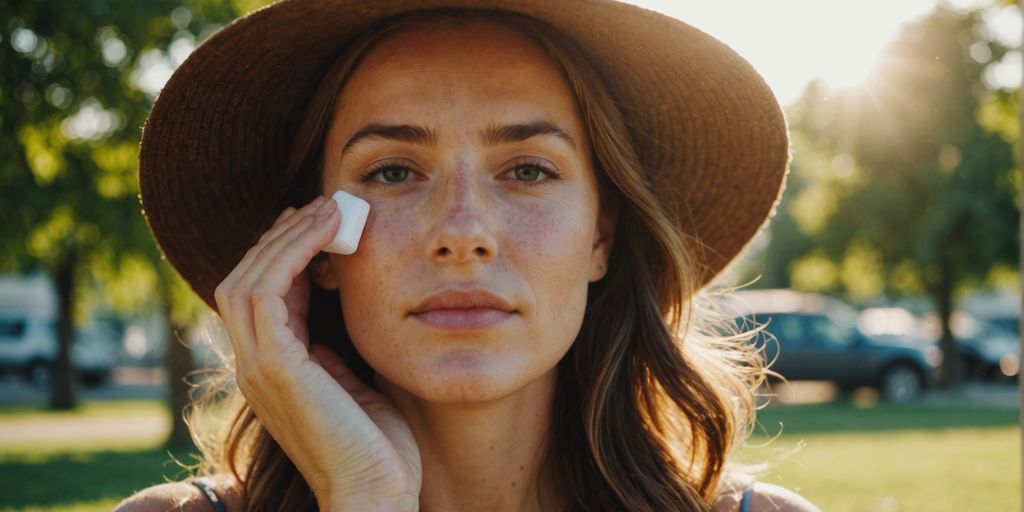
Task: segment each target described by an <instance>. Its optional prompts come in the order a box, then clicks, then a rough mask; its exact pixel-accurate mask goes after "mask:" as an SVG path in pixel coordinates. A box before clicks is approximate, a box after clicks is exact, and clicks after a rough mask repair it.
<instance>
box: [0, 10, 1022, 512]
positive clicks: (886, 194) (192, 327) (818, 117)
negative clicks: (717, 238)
mask: <svg viewBox="0 0 1024 512" xmlns="http://www.w3.org/2000/svg"><path fill="white" fill-rule="evenodd" d="M265 3H266V2H263V1H259V0H193V1H184V2H183V1H164V0H148V1H146V2H134V1H133V2H129V1H124V0H79V1H77V2H73V3H67V2H48V1H38V0H37V1H23V0H8V1H6V2H3V3H0V204H2V205H3V206H2V209H0V210H2V213H0V511H6V510H83V511H84V510H109V509H110V508H111V507H112V506H113V505H114V504H115V503H116V502H117V501H119V500H120V499H121V498H122V497H124V496H127V495H128V494H131V493H132V492H134V491H135V490H138V489H140V488H143V487H146V486H148V485H151V484H154V483H159V482H161V481H163V480H164V479H175V478H180V477H182V476H183V475H185V474H186V472H187V469H185V467H184V466H187V465H188V464H190V463H194V462H195V459H194V458H193V457H192V455H191V454H194V453H195V449H194V446H193V445H192V441H191V439H190V438H189V435H188V433H187V430H186V429H185V428H184V424H183V422H182V421H181V414H180V411H181V410H182V408H183V407H184V406H185V405H186V404H187V403H188V387H187V386H186V385H185V383H184V382H183V379H185V377H186V376H187V375H190V374H191V372H193V371H195V370H197V369H202V368H209V367H216V365H218V364H220V361H221V360H220V357H219V355H218V352H217V350H216V349H217V347H211V346H210V345H209V344H208V343H206V342H204V341H203V340H204V339H207V338H209V333H211V332H217V331H218V329H219V326H218V324H217V321H216V319H215V317H213V316H212V315H211V314H210V312H209V311H208V309H207V308H206V307H205V305H203V304H202V302H201V301H200V300H199V299H198V298H196V297H195V296H194V295H193V294H192V292H191V291H190V290H189V289H188V287H187V285H184V284H183V283H182V281H180V279H179V278H178V277H177V275H176V273H175V272H174V270H173V269H172V268H171V267H170V266H169V265H168V264H167V263H166V262H165V261H164V260H162V259H161V256H160V253H159V250H158V249H157V247H156V245H155V243H154V241H153V239H152V238H151V236H150V233H149V231H148V228H147V226H146V224H145V220H144V219H143V217H142V215H141V211H140V210H141V206H140V203H139V199H138V191H139V189H138V180H137V174H136V172H137V167H136V166H137V158H138V142H139V137H140V133H141V126H142V125H143V123H144V121H145V118H146V114H147V112H148V111H149V108H150V106H151V104H152V102H153V99H154V98H155V97H156V95H157V94H158V93H159V91H160V89H161V87H162V86H163V84H164V82H165V81H166V80H167V79H168V77H169V76H170V74H171V73H172V72H173V70H174V69H175V68H176V66H178V65H179V64H180V63H181V62H182V61H183V60H184V59H185V58H186V57H187V56H188V55H189V53H190V52H191V51H192V50H193V49H194V48H195V47H196V46H197V45H198V44H200V43H201V42H202V41H203V40H204V39H205V38H207V37H209V35H210V34H212V33H214V32H215V31H216V30H217V29H218V28H220V27H222V26H223V25H225V24H227V23H229V22H230V21H231V20H232V19H234V18H236V17H238V16H239V15H241V14H244V13H246V12H250V11H252V10H254V9H257V8H259V7H260V6H262V5H264V4H265ZM634 3H637V4H639V5H642V6H644V7H647V8H649V9H654V10H658V11H660V12H663V13H665V14H667V15H670V16H674V17H677V18H679V19H682V20H684V21H687V22H689V23H691V24H693V25H695V26H697V27H698V28H701V29H702V30H704V31H706V32H708V33H710V34H712V35H714V36H716V37H718V38H719V39H721V40H722V41H724V42H726V43H727V44H729V45H730V46H732V47H733V48H734V49H736V50H737V51H738V52H739V53H740V54H742V55H744V56H745V57H746V58H748V59H749V60H750V61H751V63H752V64H753V65H754V67H755V68H757V69H758V70H759V71H761V73H762V74H763V75H764V76H765V79H766V81H767V82H768V84H769V86H771V87H772V89H773V90H774V91H775V92H776V95H777V96H778V97H779V100H780V102H782V103H783V104H784V105H785V110H786V113H787V118H788V121H789V125H790V128H791V130H792V135H793V152H794V159H793V162H792V169H791V172H790V175H789V179H788V185H787V191H786V193H785V196H784V198H783V200H782V202H781V203H780V204H779V205H778V207H777V210H776V213H775V216H774V220H773V222H772V223H771V225H770V227H769V229H767V230H765V231H763V232H762V233H761V234H760V235H759V236H758V238H756V239H755V240H754V242H753V243H752V244H751V246H750V247H749V249H748V251H747V253H746V254H745V256H744V257H743V259H742V260H740V261H737V262H736V263H735V264H734V265H733V266H732V267H731V268H730V269H729V271H728V272H727V273H726V274H725V275H723V276H722V277H721V279H719V281H718V282H716V285H715V287H716V288H730V287H736V286H740V287H742V289H741V291H739V292H737V293H735V294H733V295H732V296H731V297H730V298H729V299H727V300H725V301H723V303H722V308H723V310H724V311H726V312H727V313H729V314H730V315H731V316H732V317H733V318H735V321H736V322H737V325H739V326H741V327H744V328H751V327H754V326H759V325H763V326H764V328H763V330H762V331H761V333H760V334H758V335H757V336H756V337H755V338H754V340H753V342H754V343H757V344H758V345H759V346H761V347H762V348H763V349H764V353H765V355H766V357H768V358H769V359H771V360H773V361H774V366H773V368H774V369H775V370H776V371H778V372H779V373H780V374H781V375H782V376H784V377H786V379H788V383H783V382H781V381H774V382H773V385H772V386H771V387H770V388H766V389H765V390H764V397H763V398H762V403H763V405H764V408H763V409H762V410H761V412H760V414H759V422H758V426H757V428H756V429H755V432H754V435H753V437H752V438H751V440H750V442H749V443H748V445H749V446H747V447H746V448H745V449H744V450H743V451H742V452H741V453H740V458H741V459H742V460H743V461H744V462H748V463H763V468H762V469H763V471H762V473H760V476H759V478H761V479H763V480H767V481H770V482H775V483H779V484H782V485H785V486H788V487H791V488H794V489H796V490H798V491H799V492H801V493H802V494H804V495H805V496H807V497H808V498H810V499H811V500H812V501H814V502H815V503H817V504H818V505H819V506H821V508H822V509H823V510H829V511H917V510H928V511H947V510H948V511H953V510H957V511H959V510H986V511H987V510H1013V509H1017V508H1018V507H1019V506H1020V505H1019V503H1020V493H1021V484H1020V477H1021V468H1020V461H1021V457H1020V453H1021V446H1020V428H1019V425H1018V415H1019V405H1018V404H1019V399H1018V387H1017V382H1018V374H1019V371H1020V342H1019V332H1020V326H1019V316H1020V311H1021V304H1020V292H1021V290H1020V275H1019V264H1018V262H1019V247H1020V238H1019V232H1020V231H1019V227H1018V219H1019V211H1020V197H1021V170H1020V156H1019V155H1020V138H1021V133H1020V126H1021V118H1020V107H1019V92H1018V91H1019V88H1020V84H1021V76H1022V75H1024V72H1022V69H1021V68H1022V57H1021V35H1022V32H1024V28H1022V22H1021V11H1020V8H1019V6H1017V5H1016V4H1015V3H1014V2H1009V1H1000V0H945V1H943V0H899V1H898V2H893V1H883V0H862V1H860V2H843V1H839V0H817V1H811V0H777V1H771V2H766V1H763V0H761V1H754V0H737V1H733V2H714V3H713V2H700V1H695V0H693V1H674V2H668V1H665V2H656V1H647V2H642V1H636V2H634ZM199 379H200V377H197V376H196V375H194V374H193V376H192V377H189V380H190V381H192V382H197V381H198V380H199ZM175 460H176V461H177V462H174V461H175Z"/></svg>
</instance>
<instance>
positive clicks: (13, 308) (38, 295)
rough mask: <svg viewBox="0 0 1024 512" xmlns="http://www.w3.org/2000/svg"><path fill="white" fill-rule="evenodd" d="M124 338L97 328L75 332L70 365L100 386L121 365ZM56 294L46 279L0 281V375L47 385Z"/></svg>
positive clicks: (52, 359) (53, 354)
mask: <svg viewBox="0 0 1024 512" xmlns="http://www.w3.org/2000/svg"><path fill="white" fill-rule="evenodd" d="M119 342H120V337H119V336H117V335H116V333H114V332H112V331H111V330H110V329H105V328H102V327H99V326H96V327H93V328H90V329H87V330H76V331H75V341H74V343H73V344H72V346H71V363H72V365H73V366H74V368H75V369H76V370H77V371H78V374H79V376H80V377H81V378H82V380H83V382H85V383H86V384H101V383H103V382H104V381H106V380H107V378H108V377H109V375H110V373H111V371H112V370H113V368H114V366H115V365H116V364H117V358H118V353H119V351H120V344H119ZM57 345H58V341H57V294H56V290H54V288H53V284H52V283H51V282H50V280H49V279H48V278H46V277H45V276H43V275H40V274H37V275H35V276H30V277H18V276H10V277H0V371H4V372H12V373H15V374H16V375H18V376H20V377H23V378H25V379H27V380H29V381H31V382H33V383H38V384H42V383H45V382H47V381H48V380H49V378H50V375H51V373H52V370H53V365H54V362H55V361H56V360H57Z"/></svg>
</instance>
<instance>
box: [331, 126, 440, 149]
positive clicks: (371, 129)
mask: <svg viewBox="0 0 1024 512" xmlns="http://www.w3.org/2000/svg"><path fill="white" fill-rule="evenodd" d="M370 138H377V139H387V140H397V141H401V142H411V143H413V144H433V143H434V142H436V141H437V136H436V135H435V134H434V132H433V131H432V130H429V129H427V128H424V127H422V126H412V125H408V124H399V125H395V124H378V123H370V124H368V125H366V126H364V127H362V128H360V129H359V131H357V132H356V133H355V134H354V135H352V137H350V138H349V139H348V142H346V143H345V147H344V148H342V149H341V154H342V156H344V155H345V154H347V153H348V152H349V151H351V150H352V147H353V146H355V145H356V144H358V143H360V142H362V141H364V140H366V139H370Z"/></svg>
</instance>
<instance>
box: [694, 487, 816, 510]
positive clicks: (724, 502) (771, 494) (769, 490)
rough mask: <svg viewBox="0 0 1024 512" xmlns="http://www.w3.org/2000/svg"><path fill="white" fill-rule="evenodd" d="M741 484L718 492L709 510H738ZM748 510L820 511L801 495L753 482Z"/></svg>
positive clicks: (741, 492) (741, 490)
mask: <svg viewBox="0 0 1024 512" xmlns="http://www.w3.org/2000/svg"><path fill="white" fill-rule="evenodd" d="M743 488H744V486H743V485H729V486H728V487H726V488H725V489H723V491H722V493H721V494H719V496H718V499H717V500H715V503H714V505H713V506H712V507H711V512H738V511H739V510H740V501H741V500H742V499H743ZM750 512H821V509H819V508H818V507H816V506H815V505H814V504H813V503H811V502H810V501H808V500H807V498H804V497H803V496H801V495H799V494H797V493H795V492H793V491H791V490H789V489H787V488H785V487H781V486H778V485H775V484H769V483H764V482H754V483H753V492H752V493H751V499H750Z"/></svg>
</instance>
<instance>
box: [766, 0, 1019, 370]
mask: <svg viewBox="0 0 1024 512" xmlns="http://www.w3.org/2000/svg"><path fill="white" fill-rule="evenodd" d="M989 8H994V9H1007V8H1005V7H999V6H992V7H989ZM983 13H984V10H983V9H979V10H975V11H971V12H963V13H962V12H958V11H955V10H952V9H950V8H948V7H945V6H942V5H940V6H939V7H938V8H936V10H935V11H934V12H933V13H932V14H931V15H929V16H927V17H926V18H923V19H921V20H918V21H916V22H914V23H912V24H910V25H908V26H907V27H905V29H904V30H903V31H902V33H901V35H900V36H899V37H898V38H897V39H896V40H895V41H894V42H893V43H892V44H891V45H890V46H889V47H888V48H887V50H886V52H885V54H884V55H883V56H882V57H881V59H880V60H879V63H878V65H877V66H876V68H875V69H874V71H873V73H872V76H871V78H870V79H869V80H868V81H867V82H866V83H865V84H863V85H861V86H859V87H856V88H850V89H844V90H830V89H829V88H827V87H826V86H824V85H822V84H820V83H814V84H811V85H810V86H809V87H808V88H807V90H806V91H805V93H804V95H803V96H802V97H801V99H800V100H798V101H797V102H796V103H795V104H794V105H792V106H791V108H789V110H788V118H789V121H790V124H791V127H792V129H793V134H794V140H795V143H794V146H795V147H796V148H797V150H796V156H795V160H794V163H793V169H792V174H791V181H790V186H789V191H788V192H787V193H788V197H787V199H786V202H785V203H784V204H783V205H782V206H781V208H780V211H779V214H778V221H777V222H776V223H775V224H774V226H773V230H772V232H771V241H770V243H769V245H768V248H767V250H766V255H765V260H766V261H773V263H772V265H774V266H772V267H766V268H765V273H766V275H765V279H763V280H762V282H761V283H760V285H762V286H794V287H796V288H800V289H806V290H815V291H827V292H833V293H839V294H844V295H846V296H847V297H848V298H851V299H866V298H870V297H873V296H877V295H878V294H880V293H887V294H892V295H905V294H922V293H923V294H926V295H927V296H929V297H930V298H931V299H932V302H933V304H934V307H935V309H936V311H937V313H938V316H939V318H940V320H941V325H942V331H941V332H942V334H941V338H940V346H941V347H942V349H943V353H944V355H945V357H944V361H943V365H942V368H941V371H940V380H941V382H942V383H944V384H945V385H948V386H954V385H956V383H957V382H958V375H957V371H958V365H957V364H956V362H957V360H958V359H957V347H956V344H955V343H954V341H953V337H952V333H951V331H950V326H949V319H950V315H951V314H952V312H953V309H954V303H953V297H954V292H955V291H957V290H958V289H960V288H963V287H965V286H970V285H976V284H979V283H981V282H984V281H985V280H986V279H987V278H988V276H989V275H990V273H991V272H992V271H993V269H994V268H997V267H1000V266H1009V267H1013V268H1015V267H1016V264H1017V259H1018V252H1019V248H1018V231H1017V219H1018V216H1019V214H1018V211H1019V204H1018V197H1019V192H1020V187H1021V184H1020V174H1019V172H1017V171H1016V169H1018V168H1019V167H1018V166H1019V162H1018V161H1016V159H1015V152H1014V150H1013V148H1014V145H1015V144H1016V143H1017V140H1018V138H1019V133H1018V127H1019V125H1018V124H1017V119H1018V118H1017V112H1018V109H1017V104H1018V101H1019V99H1018V93H1017V91H1016V90H1014V91H1008V90H1001V89H999V88H998V87H997V86H996V85H995V84H992V83H991V82H992V79H991V76H990V75H987V74H986V73H989V72H990V70H991V66H993V65H994V64H995V63H999V62H1000V61H1001V60H1002V59H1004V58H1006V57H1007V55H1009V54H1010V52H1011V51H1012V50H1013V49H1012V48H1008V47H1007V46H1005V45H1004V44H1003V43H1001V42H1000V41H998V40H996V39H995V38H993V37H992V34H991V32H990V31H989V30H988V29H987V28H986V26H985V22H984V21H983Z"/></svg>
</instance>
